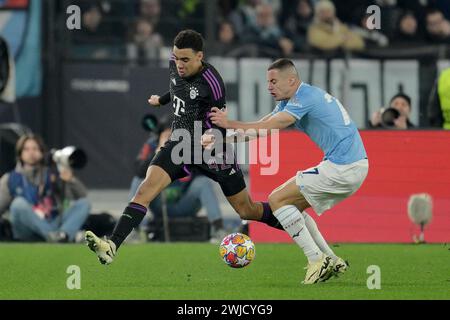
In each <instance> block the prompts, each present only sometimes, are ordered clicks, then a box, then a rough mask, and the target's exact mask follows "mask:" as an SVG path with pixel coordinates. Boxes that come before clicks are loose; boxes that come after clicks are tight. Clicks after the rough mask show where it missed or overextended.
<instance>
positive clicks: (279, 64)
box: [267, 58, 295, 70]
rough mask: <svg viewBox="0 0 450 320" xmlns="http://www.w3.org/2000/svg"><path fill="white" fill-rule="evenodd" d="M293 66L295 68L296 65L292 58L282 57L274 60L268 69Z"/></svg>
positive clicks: (282, 68) (281, 68)
mask: <svg viewBox="0 0 450 320" xmlns="http://www.w3.org/2000/svg"><path fill="white" fill-rule="evenodd" d="M291 67H294V68H295V65H294V63H293V62H292V60H289V59H286V58H281V59H278V60H276V61H274V62H272V64H271V65H270V66H269V68H267V70H273V69H279V70H284V69H286V68H291Z"/></svg>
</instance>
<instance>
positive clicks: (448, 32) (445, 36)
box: [425, 9, 450, 44]
mask: <svg viewBox="0 0 450 320" xmlns="http://www.w3.org/2000/svg"><path fill="white" fill-rule="evenodd" d="M425 21H426V38H427V40H428V41H429V42H432V43H447V44H448V43H450V21H448V20H446V19H445V18H444V15H443V14H442V12H440V11H439V10H437V9H430V10H429V11H428V12H427V13H426V16H425Z"/></svg>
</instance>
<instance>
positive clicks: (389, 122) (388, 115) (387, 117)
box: [381, 108, 400, 128]
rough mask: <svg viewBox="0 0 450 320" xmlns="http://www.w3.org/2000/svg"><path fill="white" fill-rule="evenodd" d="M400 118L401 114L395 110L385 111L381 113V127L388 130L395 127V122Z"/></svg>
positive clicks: (388, 109)
mask: <svg viewBox="0 0 450 320" xmlns="http://www.w3.org/2000/svg"><path fill="white" fill-rule="evenodd" d="M398 117H400V112H399V111H398V110H397V109H394V108H387V109H384V110H383V112H382V113H381V125H382V126H383V127H386V128H393V127H395V122H394V120H395V119H397V118H398Z"/></svg>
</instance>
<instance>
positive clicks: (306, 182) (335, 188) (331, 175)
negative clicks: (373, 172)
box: [295, 159, 369, 215]
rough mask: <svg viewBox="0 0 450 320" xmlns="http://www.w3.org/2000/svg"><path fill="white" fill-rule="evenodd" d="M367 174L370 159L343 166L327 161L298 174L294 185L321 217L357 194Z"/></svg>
mask: <svg viewBox="0 0 450 320" xmlns="http://www.w3.org/2000/svg"><path fill="white" fill-rule="evenodd" d="M368 171H369V161H368V160H367V159H363V160H359V161H356V162H353V163H351V164H344V165H340V164H335V163H333V162H331V161H329V160H325V161H322V162H321V163H319V165H318V166H316V167H312V168H309V169H307V170H303V171H298V172H297V176H296V179H295V182H296V184H297V186H298V187H299V189H300V192H301V193H302V194H303V196H304V197H305V199H306V201H308V203H309V204H310V205H311V207H312V208H313V209H314V211H315V212H316V213H317V214H318V215H321V214H322V213H323V212H324V211H326V210H328V209H330V208H332V207H333V206H334V205H336V204H338V203H339V202H341V201H342V200H344V199H345V198H347V197H349V196H351V195H352V194H353V193H355V192H356V190H358V189H359V187H360V186H361V185H362V183H363V182H364V179H365V178H366V177H367V173H368Z"/></svg>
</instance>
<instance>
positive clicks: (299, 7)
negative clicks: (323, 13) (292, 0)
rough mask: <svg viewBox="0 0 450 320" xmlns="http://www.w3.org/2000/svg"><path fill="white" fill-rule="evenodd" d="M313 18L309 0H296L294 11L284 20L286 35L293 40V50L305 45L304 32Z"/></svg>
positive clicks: (298, 49)
mask: <svg viewBox="0 0 450 320" xmlns="http://www.w3.org/2000/svg"><path fill="white" fill-rule="evenodd" d="M312 19H313V8H312V4H311V0H298V1H297V4H296V6H295V11H294V12H291V14H290V15H289V16H288V18H287V19H286V20H285V21H286V22H285V24H284V26H283V27H284V30H285V32H286V36H287V37H288V38H289V39H292V41H293V42H294V50H295V51H300V50H302V49H304V48H305V46H306V45H307V41H306V33H307V31H308V27H309V25H310V24H311V22H312Z"/></svg>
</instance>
